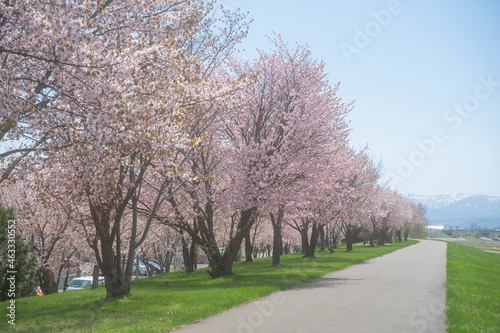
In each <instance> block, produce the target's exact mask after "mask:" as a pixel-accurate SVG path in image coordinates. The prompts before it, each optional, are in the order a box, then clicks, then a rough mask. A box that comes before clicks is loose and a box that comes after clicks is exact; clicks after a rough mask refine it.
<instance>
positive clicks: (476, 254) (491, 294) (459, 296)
mask: <svg viewBox="0 0 500 333" xmlns="http://www.w3.org/2000/svg"><path fill="white" fill-rule="evenodd" d="M447 257H448V258H447V269H446V271H447V283H446V291H447V305H448V307H447V310H446V316H447V319H448V329H449V332H450V333H454V332H492V333H493V332H500V254H497V253H487V252H484V251H481V250H479V249H475V248H471V247H468V246H465V245H460V244H458V247H457V245H456V244H455V243H448V250H447Z"/></svg>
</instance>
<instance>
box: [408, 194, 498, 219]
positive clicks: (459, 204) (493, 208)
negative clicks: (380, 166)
mask: <svg viewBox="0 0 500 333" xmlns="http://www.w3.org/2000/svg"><path fill="white" fill-rule="evenodd" d="M404 196H405V197H406V198H408V199H410V200H412V201H415V202H417V203H421V204H422V205H424V206H425V207H426V208H427V211H426V214H425V215H426V218H427V219H428V220H429V223H430V224H438V225H445V226H461V227H470V226H471V224H472V223H475V224H477V225H478V226H484V227H488V228H494V227H497V226H500V198H499V197H492V196H487V195H470V194H464V193H455V194H445V195H429V196H425V195H414V194H404Z"/></svg>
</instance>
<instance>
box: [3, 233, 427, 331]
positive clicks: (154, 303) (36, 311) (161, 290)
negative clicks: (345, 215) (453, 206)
mask: <svg viewBox="0 0 500 333" xmlns="http://www.w3.org/2000/svg"><path fill="white" fill-rule="evenodd" d="M416 242H417V241H408V242H404V243H402V244H392V245H385V246H380V247H374V248H370V247H368V246H356V247H355V248H354V250H353V251H352V252H346V251H345V250H344V249H340V250H338V251H337V252H336V253H335V254H332V255H330V254H328V251H320V252H317V258H316V259H303V258H302V256H301V255H300V254H291V255H286V256H283V257H282V264H281V265H279V266H277V267H274V266H272V265H271V258H262V259H256V260H255V261H254V262H252V263H245V262H240V263H235V265H234V269H233V272H234V275H232V276H228V277H223V278H220V279H211V278H210V277H209V276H208V274H207V273H206V272H205V271H204V270H198V271H195V272H193V273H185V272H178V273H170V274H165V275H157V276H154V277H150V278H145V279H140V280H137V281H133V282H132V286H131V290H132V292H131V293H130V295H128V296H127V297H125V298H123V299H119V300H116V301H106V300H105V290H104V289H103V288H99V289H97V290H90V289H86V290H79V291H71V292H65V293H62V294H55V295H47V296H43V297H30V298H25V299H20V300H17V302H16V326H15V327H9V328H10V329H13V330H16V331H19V332H143V331H147V332H168V331H170V330H172V329H174V328H177V327H179V326H182V325H185V324H187V323H190V322H194V321H197V320H200V319H202V318H206V317H209V316H211V315H213V314H216V313H219V312H221V311H224V310H226V309H229V308H231V307H234V306H236V305H238V304H241V303H245V302H248V301H250V300H253V299H256V298H259V297H262V296H264V295H268V294H270V293H272V292H274V291H278V290H283V289H287V288H290V287H292V286H295V285H298V284H302V283H305V282H307V281H310V280H313V279H315V278H318V277H320V276H323V275H325V274H327V273H329V272H332V271H335V270H339V269H342V268H345V267H347V266H350V265H354V264H357V263H360V262H363V261H366V260H368V259H370V258H374V257H377V256H380V255H383V254H386V253H389V252H392V251H394V250H397V249H399V248H402V247H404V246H407V245H411V244H415V243H416ZM4 304H6V303H4ZM2 308H3V309H4V310H3V311H2V318H4V319H2V321H1V322H0V332H1V331H5V328H6V327H7V326H9V325H8V324H7V320H6V318H7V317H6V316H5V314H4V313H5V311H6V307H5V306H2Z"/></svg>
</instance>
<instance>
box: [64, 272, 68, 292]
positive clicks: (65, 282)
mask: <svg viewBox="0 0 500 333" xmlns="http://www.w3.org/2000/svg"><path fill="white" fill-rule="evenodd" d="M68 279H69V268H68V269H67V270H66V277H65V278H64V286H63V292H65V291H66V289H68Z"/></svg>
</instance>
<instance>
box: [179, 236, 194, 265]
mask: <svg viewBox="0 0 500 333" xmlns="http://www.w3.org/2000/svg"><path fill="white" fill-rule="evenodd" d="M194 250H195V249H193V242H191V246H190V247H188V242H187V241H186V239H185V238H184V237H182V257H183V258H184V268H185V270H186V272H194V253H193V252H194Z"/></svg>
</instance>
